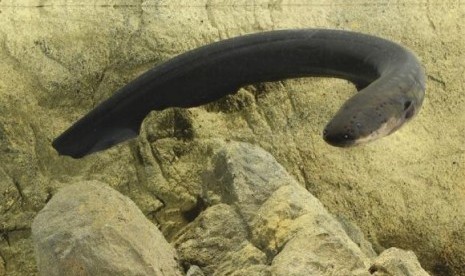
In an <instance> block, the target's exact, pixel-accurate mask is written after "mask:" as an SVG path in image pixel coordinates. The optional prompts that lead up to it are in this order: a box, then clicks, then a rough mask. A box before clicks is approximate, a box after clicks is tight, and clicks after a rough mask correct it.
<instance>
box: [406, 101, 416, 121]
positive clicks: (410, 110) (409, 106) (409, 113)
mask: <svg viewBox="0 0 465 276" xmlns="http://www.w3.org/2000/svg"><path fill="white" fill-rule="evenodd" d="M404 112H405V115H404V118H405V119H410V118H412V117H413V114H415V107H414V106H413V103H412V101H406V102H405V103H404Z"/></svg>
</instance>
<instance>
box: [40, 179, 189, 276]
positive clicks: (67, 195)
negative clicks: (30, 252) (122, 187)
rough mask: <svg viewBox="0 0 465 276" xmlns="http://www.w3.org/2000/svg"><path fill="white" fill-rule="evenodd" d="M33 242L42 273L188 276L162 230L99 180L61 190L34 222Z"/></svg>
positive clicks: (57, 275)
mask: <svg viewBox="0 0 465 276" xmlns="http://www.w3.org/2000/svg"><path fill="white" fill-rule="evenodd" d="M32 238H33V240H34V242H35V251H36V257H37V261H38V262H37V263H38V267H39V272H40V274H41V275H47V276H48V275H50V276H53V275H56V276H60V275H160V276H162V275H166V276H171V275H173V276H174V275H183V274H182V273H181V270H180V268H179V267H178V264H177V262H176V253H175V250H174V249H173V248H172V247H171V245H170V244H169V243H168V242H167V241H166V240H165V238H164V237H163V235H162V234H161V232H160V231H159V230H158V229H157V227H156V226H155V225H153V224H152V223H151V222H150V221H148V220H147V219H146V218H145V216H144V215H143V214H142V212H141V211H140V210H139V208H137V206H136V205H135V204H134V203H133V202H132V201H131V200H130V199H128V198H127V197H125V196H123V195H122V194H120V193H118V192H117V191H115V190H113V189H111V188H110V187H108V186H107V185H105V184H103V183H100V182H97V181H92V182H81V183H77V184H73V185H70V186H68V187H66V188H63V189H62V190H60V192H58V193H57V194H56V195H55V196H54V197H53V198H52V199H51V200H50V202H49V203H47V205H46V206H45V208H44V209H43V210H41V211H40V212H39V214H38V215H37V217H36V218H35V219H34V222H33V224H32Z"/></svg>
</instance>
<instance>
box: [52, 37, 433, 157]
mask: <svg viewBox="0 0 465 276" xmlns="http://www.w3.org/2000/svg"><path fill="white" fill-rule="evenodd" d="M306 76H323V77H336V78H342V79H346V80H348V81H350V82H352V83H354V84H355V86H356V87H357V89H358V90H359V92H358V93H356V94H355V95H354V96H353V97H351V98H350V99H349V100H347V101H346V102H345V103H344V104H343V106H342V107H341V108H340V109H339V111H338V112H337V113H336V114H335V116H334V117H333V118H332V119H331V121H330V122H329V123H328V124H327V126H326V127H325V129H324V131H323V138H324V140H325V141H326V142H327V143H329V144H330V145H333V146H338V147H348V146H353V145H357V144H361V143H365V142H369V141H372V140H375V139H378V138H381V137H383V136H386V135H389V134H391V133H392V132H394V131H395V130H397V129H398V128H399V127H401V126H402V125H403V124H404V123H405V122H407V121H409V120H410V119H412V118H413V117H414V116H415V115H416V114H417V113H418V111H419V110H420V107H421V104H422V102H423V98H424V96H425V74H424V71H423V69H422V67H421V65H420V63H419V61H418V59H417V58H416V57H415V55H414V54H413V53H412V52H410V51H409V50H408V49H406V48H404V47H402V46H400V45H398V44H396V43H393V42H391V41H388V40H385V39H382V38H378V37H374V36H370V35H364V34H360V33H355V32H348V31H338V30H324V29H300V30H281V31H270V32H262V33H256V34H250V35H244V36H239V37H235V38H231V39H226V40H223V41H219V42H216V43H212V44H209V45H206V46H203V47H200V48H197V49H194V50H192V51H189V52H186V53H184V54H181V55H179V56H177V57H175V58H173V59H171V60H168V61H167V62H165V63H163V64H161V65H158V66H156V67H154V68H152V69H150V70H149V71H147V72H145V73H144V74H142V75H141V76H140V77H138V78H137V79H135V80H134V81H132V82H130V83H129V84H127V85H126V86H124V87H123V88H121V89H120V90H119V91H117V92H116V93H115V94H114V95H113V96H112V97H110V98H109V99H107V100H106V101H104V102H102V103H101V104H99V105H98V106H97V107H95V108H94V109H93V110H92V111H90V112H89V113H88V114H87V115H85V116H84V117H82V118H81V119H80V120H78V121H77V122H76V123H75V124H73V125H72V126H71V127H70V128H69V129H67V130H66V131H65V132H63V134H61V135H60V136H59V137H57V138H56V139H55V140H54V141H53V143H52V145H53V147H54V148H55V149H56V150H57V151H58V153H59V154H60V155H68V156H71V157H73V158H81V157H83V156H86V155H88V154H90V153H94V152H97V151H101V150H105V149H108V148H110V147H112V146H114V145H116V144H118V143H121V142H123V141H126V140H128V139H131V138H134V137H136V136H137V135H138V134H139V131H140V126H141V124H142V121H143V120H144V118H145V117H146V116H147V115H148V114H149V113H150V111H152V110H162V109H165V108H169V107H183V108H188V107H195V106H200V105H203V104H206V103H210V102H213V101H215V100H218V99H220V98H222V97H224V96H226V95H228V94H233V93H235V92H236V91H237V90H238V89H239V88H240V87H242V86H245V85H248V84H254V83H259V82H266V81H277V80H282V79H287V78H298V77H306Z"/></svg>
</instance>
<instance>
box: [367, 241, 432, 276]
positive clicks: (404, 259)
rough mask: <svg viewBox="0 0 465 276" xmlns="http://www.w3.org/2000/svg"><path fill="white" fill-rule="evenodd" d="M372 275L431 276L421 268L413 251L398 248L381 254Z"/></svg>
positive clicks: (374, 263)
mask: <svg viewBox="0 0 465 276" xmlns="http://www.w3.org/2000/svg"><path fill="white" fill-rule="evenodd" d="M370 273H371V274H372V275H375V276H388V275H399V276H428V275H429V274H428V273H427V272H426V271H425V270H424V269H423V268H422V267H421V265H420V263H419V262H418V259H417V257H416V256H415V254H414V253H413V252H412V251H405V250H402V249H398V248H394V247H392V248H389V249H387V250H385V251H383V252H382V253H381V255H379V256H378V257H377V258H376V259H375V261H374V262H373V265H372V266H371V267H370Z"/></svg>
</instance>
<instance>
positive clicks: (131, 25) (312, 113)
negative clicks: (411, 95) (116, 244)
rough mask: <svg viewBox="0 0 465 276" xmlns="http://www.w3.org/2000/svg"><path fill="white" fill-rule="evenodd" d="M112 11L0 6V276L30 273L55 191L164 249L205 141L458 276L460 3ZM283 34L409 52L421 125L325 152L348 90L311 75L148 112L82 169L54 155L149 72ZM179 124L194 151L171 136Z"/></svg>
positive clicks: (463, 111) (205, 154) (377, 242)
mask: <svg viewBox="0 0 465 276" xmlns="http://www.w3.org/2000/svg"><path fill="white" fill-rule="evenodd" d="M114 3H116V5H114ZM114 3H111V4H108V3H106V2H104V1H95V2H93V3H91V4H79V3H77V2H73V1H62V2H58V1H57V2H54V3H51V2H40V6H39V5H38V4H39V2H34V1H31V2H30V3H27V2H24V3H22V5H21V6H18V5H17V4H14V3H11V2H10V1H5V0H3V1H0V26H1V28H0V42H1V43H0V60H1V61H2V62H1V63H0V76H1V78H0V95H1V96H0V149H1V155H0V164H1V165H0V191H1V193H0V214H1V215H0V232H1V233H3V234H2V235H1V238H0V257H1V259H3V268H2V265H1V264H2V262H1V259H0V275H2V272H3V274H5V273H6V274H8V275H31V274H33V273H37V271H36V268H35V262H34V259H33V256H34V255H33V247H32V241H31V240H30V224H31V221H32V219H33V218H34V216H35V214H36V213H37V212H38V211H39V210H40V209H41V208H42V207H43V206H44V204H45V203H46V201H47V200H48V199H49V198H50V197H51V195H53V194H54V193H55V192H56V191H57V190H58V189H59V188H60V187H64V186H67V185H69V184H70V183H72V182H76V181H80V180H82V179H98V180H101V181H104V182H106V183H108V184H110V185H111V186H112V187H114V188H116V189H118V190H119V191H120V192H122V193H124V194H126V195H128V196H129V197H131V199H133V200H134V201H135V202H136V204H137V205H138V206H139V207H140V208H141V209H142V211H143V212H144V213H145V214H147V215H148V217H149V218H151V219H152V220H153V221H156V222H158V223H159V225H160V228H161V229H162V231H163V232H164V234H165V235H166V236H167V237H168V239H170V238H171V237H173V236H175V234H176V233H177V231H179V230H180V229H181V228H182V227H183V226H185V225H186V224H187V223H188V221H186V220H185V217H183V212H184V211H185V210H190V209H192V208H194V207H195V206H196V204H198V203H197V201H196V198H197V197H198V196H200V195H201V191H202V189H206V188H205V187H204V183H203V182H202V176H201V172H202V171H203V170H205V169H206V167H208V165H207V164H208V160H209V159H208V158H209V150H210V148H211V147H212V146H211V145H212V144H214V142H212V140H211V139H220V140H228V139H230V140H237V141H246V142H249V143H253V144H256V145H259V146H261V147H262V148H264V149H265V150H267V151H269V152H270V153H271V154H272V155H273V156H274V157H275V158H276V159H277V160H278V162H280V163H281V164H282V165H283V166H284V167H285V168H286V169H287V170H288V171H289V172H290V173H291V174H292V175H293V176H294V177H295V178H296V179H297V180H298V181H299V182H300V183H301V184H302V185H304V186H305V187H306V188H307V190H309V191H310V192H311V193H312V194H313V195H315V196H316V197H317V198H318V199H319V200H320V201H321V202H322V203H323V204H324V205H325V207H326V208H327V209H328V210H329V211H330V212H331V213H333V214H334V215H340V216H343V217H346V218H348V219H349V220H350V221H352V222H354V223H355V224H357V225H358V226H359V227H360V228H361V229H362V231H363V233H364V234H365V236H366V237H367V239H368V240H369V241H370V242H371V243H372V244H373V246H374V248H375V250H376V251H377V252H381V251H382V250H383V249H384V248H388V247H393V246H395V247H399V248H403V249H408V250H412V251H414V252H415V254H416V255H417V257H418V259H419V261H420V262H421V264H422V266H423V267H424V268H425V269H427V270H428V271H429V272H430V273H431V274H434V275H461V274H465V270H464V268H463V267H462V266H461V264H462V263H463V262H464V261H465V244H464V243H463V242H462V241H463V240H465V237H464V234H463V225H464V223H465V211H464V210H465V208H464V207H465V206H464V202H465V200H464V199H465V193H464V192H463V191H464V190H465V189H464V188H465V180H464V179H465V170H464V167H465V146H464V144H465V138H464V135H463V133H465V123H464V122H465V95H464V93H463V91H464V90H465V89H464V88H465V87H464V85H465V81H464V78H465V51H464V50H463V49H464V48H465V41H464V40H463V37H464V36H465V29H464V28H463V26H464V24H465V4H463V3H461V1H449V2H442V1H436V2H435V1H402V2H392V1H350V2H347V1H270V2H267V1H253V2H251V1H241V2H237V1H235V2H234V4H233V3H232V1H213V2H208V3H207V2H206V1H195V2H192V1H177V3H176V4H173V3H171V2H169V1H161V2H158V3H157V4H156V5H151V4H145V5H138V4H136V3H129V4H128V3H125V4H124V5H118V4H117V2H114ZM285 28H334V29H343V30H352V31H359V32H363V33H368V34H372V35H376V36H380V37H384V38H387V39H390V40H393V41H395V42H398V43H400V44H402V45H404V46H406V47H408V48H410V49H411V50H413V51H414V52H415V53H416V54H417V55H418V56H419V58H420V60H421V62H422V63H423V65H424V68H425V70H426V73H427V92H426V93H427V96H426V99H425V102H424V104H423V107H422V110H421V112H420V114H419V115H418V116H417V117H416V118H415V119H414V120H413V121H412V122H410V123H409V124H408V125H406V126H405V127H404V128H402V129H401V130H400V131H398V132H396V133H395V134H393V135H391V136H389V137H387V138H384V139H382V140H379V141H377V142H374V143H371V144H368V145H364V146H361V147H356V148H353V149H349V150H346V149H339V148H333V147H330V146H328V145H327V144H325V143H324V141H323V140H322V139H321V131H322V129H323V127H324V125H325V123H326V122H327V121H328V120H329V119H330V118H331V116H332V115H333V114H334V113H335V112H336V111H337V109H338V108H339V106H340V105H341V104H342V103H343V102H344V101H345V100H346V99H347V98H348V97H350V95H352V94H353V93H354V92H355V89H354V87H353V86H352V85H351V84H350V83H348V82H346V81H343V80H336V79H323V78H306V79H299V80H289V81H284V82H276V83H267V84H261V85H256V86H250V87H247V88H246V89H244V90H241V91H240V93H239V95H238V96H237V97H236V98H231V99H229V100H228V101H220V102H219V103H217V104H216V105H215V104H214V105H209V106H207V107H206V108H205V107H202V108H194V109H191V110H189V112H187V113H183V112H181V113H180V114H181V115H179V114H178V113H176V112H175V113H174V115H173V114H172V113H170V112H171V111H166V112H158V113H155V114H152V116H151V117H150V118H148V119H147V120H146V122H145V123H144V127H143V131H142V135H141V138H139V139H138V140H135V141H132V142H129V143H127V144H125V145H122V146H118V147H116V148H114V149H111V150H109V151H107V152H103V153H98V154H95V155H92V156H90V157H88V158H85V159H80V160H72V159H70V158H66V157H59V156H58V155H57V154H56V152H55V151H54V149H53V148H52V147H51V141H52V139H53V138H55V137H56V136H57V135H59V134H60V133H61V132H62V131H63V130H65V129H66V128H67V127H68V126H69V125H70V124H71V123H72V122H74V121H75V120H76V119H78V118H79V117H81V116H82V115H84V114H85V113H86V112H87V111H88V110H90V109H91V108H92V107H94V106H95V105H96V104H97V103H99V102H101V101H102V100H103V99H106V98H107V97H109V96H110V95H111V94H112V93H113V92H114V91H115V90H116V89H118V88H119V87H121V86H123V85H124V84H126V83H128V82H129V81H130V80H132V79H134V78H135V77H137V76H138V75H140V74H141V73H143V72H144V71H145V70H147V69H149V68H151V67H152V66H154V65H156V64H159V63H161V62H163V61H166V60H168V59H169V58H171V57H173V56H175V55H177V54H180V53H183V52H185V51H187V50H190V49H193V48H196V47H198V46H201V45H204V44H208V43H211V42H213V41H217V40H220V39H225V38H229V37H233V36H237V35H241V34H246V33H252V32H259V31H265V30H273V29H285ZM176 114H178V115H176ZM176 116H177V117H176ZM179 118H181V119H179ZM186 118H187V119H186ZM180 120H181V123H179V122H180ZM183 120H187V122H188V125H189V127H190V128H192V129H193V130H194V132H195V135H194V138H193V139H192V140H191V139H187V140H183V139H179V138H182V137H183V135H182V131H183V128H185V124H183V123H182V122H184V121H183ZM179 133H181V134H179ZM173 137H178V139H175V138H173Z"/></svg>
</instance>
